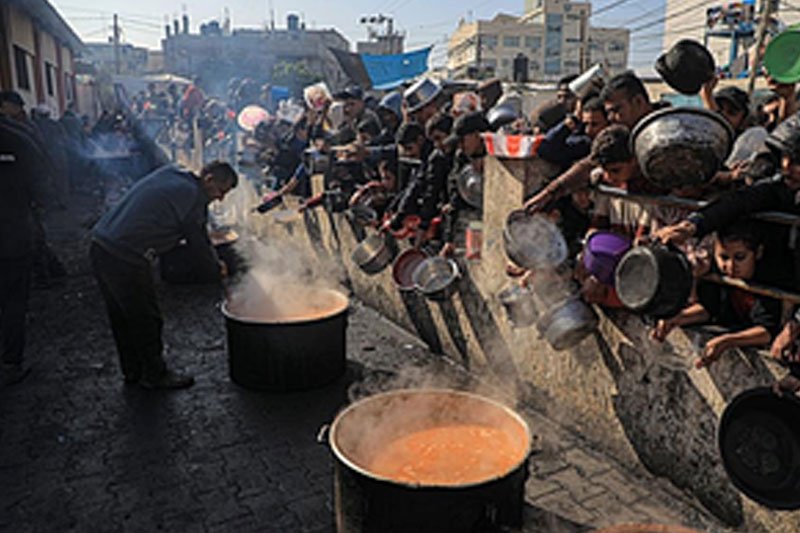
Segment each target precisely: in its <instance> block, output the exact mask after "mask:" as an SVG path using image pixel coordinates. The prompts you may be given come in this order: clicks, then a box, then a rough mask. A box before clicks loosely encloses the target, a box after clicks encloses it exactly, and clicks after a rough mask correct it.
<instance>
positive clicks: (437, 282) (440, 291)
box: [411, 256, 459, 301]
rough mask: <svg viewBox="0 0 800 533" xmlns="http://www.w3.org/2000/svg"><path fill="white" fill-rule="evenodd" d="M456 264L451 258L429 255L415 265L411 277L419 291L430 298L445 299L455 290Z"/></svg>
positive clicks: (457, 273)
mask: <svg viewBox="0 0 800 533" xmlns="http://www.w3.org/2000/svg"><path fill="white" fill-rule="evenodd" d="M458 275H459V270H458V265H457V264H456V262H455V261H453V260H452V259H446V258H444V257H439V256H436V257H429V258H428V259H426V260H424V261H423V262H422V263H420V264H419V266H417V268H416V269H415V270H414V273H413V274H412V275H411V278H412V279H413V280H414V286H415V287H416V288H417V290H418V291H419V292H421V293H422V294H424V295H425V297H426V298H429V299H431V300H437V301H442V300H447V299H448V298H449V297H450V296H451V295H452V293H453V291H454V290H455V286H456V283H455V282H456V279H457V278H458Z"/></svg>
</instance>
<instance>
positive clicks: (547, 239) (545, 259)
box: [503, 209, 569, 269]
mask: <svg viewBox="0 0 800 533" xmlns="http://www.w3.org/2000/svg"><path fill="white" fill-rule="evenodd" d="M503 244H504V245H505V250H506V255H507V256H508V258H509V259H511V260H512V261H513V262H514V263H516V264H517V265H519V266H521V267H523V268H529V269H540V268H556V267H558V266H559V265H561V264H562V263H563V262H564V261H565V260H566V259H567V255H568V253H569V252H568V249H567V242H566V241H565V240H564V236H563V235H562V234H561V230H559V229H558V227H557V226H556V225H555V224H554V223H552V222H551V221H550V220H549V219H547V218H546V217H544V216H542V215H529V214H528V213H526V212H525V211H524V210H521V209H520V210H517V211H512V212H511V213H510V214H509V215H508V218H507V219H506V226H505V228H504V229H503Z"/></svg>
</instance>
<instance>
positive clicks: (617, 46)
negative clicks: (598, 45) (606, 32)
mask: <svg viewBox="0 0 800 533" xmlns="http://www.w3.org/2000/svg"><path fill="white" fill-rule="evenodd" d="M608 51H609V52H623V51H625V43H621V42H619V41H611V42H609V43H608Z"/></svg>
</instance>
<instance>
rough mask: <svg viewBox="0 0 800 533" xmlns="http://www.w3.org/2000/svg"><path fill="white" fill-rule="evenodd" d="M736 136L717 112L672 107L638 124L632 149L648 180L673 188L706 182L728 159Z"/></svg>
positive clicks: (633, 134) (633, 133) (632, 139)
mask: <svg viewBox="0 0 800 533" xmlns="http://www.w3.org/2000/svg"><path fill="white" fill-rule="evenodd" d="M733 137H734V134H733V130H732V129H731V127H730V125H729V124H728V122H727V121H726V120H725V118H723V117H722V115H720V114H718V113H715V112H713V111H708V110H706V109H700V108H695V107H671V108H667V109H662V110H660V111H656V112H654V113H651V114H649V115H647V116H646V117H645V118H643V119H642V120H641V121H639V123H638V124H637V125H636V127H635V128H634V129H633V132H632V133H631V146H632V147H633V152H634V154H635V155H636V159H637V161H639V167H640V168H641V169H642V174H644V176H645V178H647V179H648V180H650V181H651V182H653V183H654V184H656V185H658V186H660V187H664V188H666V189H672V188H675V187H682V186H685V185H702V184H704V183H707V182H708V181H709V180H710V179H711V178H712V177H713V176H714V174H716V173H717V171H718V170H719V169H720V167H721V165H722V163H723V162H724V161H725V160H726V159H727V157H728V154H729V153H730V151H731V146H733Z"/></svg>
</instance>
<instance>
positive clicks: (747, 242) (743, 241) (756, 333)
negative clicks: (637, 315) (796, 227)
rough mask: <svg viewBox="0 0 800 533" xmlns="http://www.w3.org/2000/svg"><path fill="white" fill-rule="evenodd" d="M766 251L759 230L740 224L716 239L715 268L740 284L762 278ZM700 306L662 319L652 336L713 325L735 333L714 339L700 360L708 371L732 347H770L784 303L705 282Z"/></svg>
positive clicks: (660, 337) (699, 289)
mask: <svg viewBox="0 0 800 533" xmlns="http://www.w3.org/2000/svg"><path fill="white" fill-rule="evenodd" d="M763 253H764V246H763V244H762V241H761V238H760V236H759V235H758V234H757V231H756V229H755V226H754V225H753V224H752V223H750V222H747V221H745V222H739V223H736V224H734V225H733V226H729V227H727V228H725V229H722V230H719V231H718V232H717V235H716V238H715V240H714V267H715V271H716V273H718V274H722V275H724V276H727V277H729V278H733V279H740V280H745V281H748V280H752V279H757V278H758V277H759V272H758V271H759V260H760V259H761V257H762V255H763ZM697 298H698V301H697V303H693V304H691V305H689V306H688V307H686V308H685V309H684V310H683V311H681V312H680V313H678V315H676V316H675V317H673V318H670V319H667V320H660V321H659V322H658V324H656V327H655V329H654V330H653V332H652V336H653V338H654V339H656V340H658V341H663V340H664V339H665V338H666V337H667V335H668V334H669V332H670V331H672V330H673V329H674V328H675V327H680V326H687V325H690V324H700V323H707V322H710V323H712V324H716V325H720V326H724V327H726V328H728V329H730V332H729V333H723V334H722V335H717V336H716V337H713V338H712V339H710V340H709V341H708V342H707V343H706V344H705V347H704V348H703V353H702V355H701V356H700V358H699V359H698V360H697V361H696V363H695V364H696V366H697V367H698V368H702V367H704V366H709V365H710V364H711V363H713V362H714V361H716V360H717V359H718V358H719V357H720V356H721V355H722V354H723V353H724V352H725V351H727V350H729V349H731V348H743V347H747V346H765V345H768V344H769V343H770V341H771V340H772V338H773V337H774V335H775V334H776V333H777V332H778V330H779V328H780V320H781V302H780V301H778V300H774V299H772V298H767V297H764V296H759V295H755V294H752V293H749V292H746V291H744V290H742V289H738V288H736V287H730V286H728V285H720V284H717V283H714V282H710V281H700V282H699V283H698V286H697Z"/></svg>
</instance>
